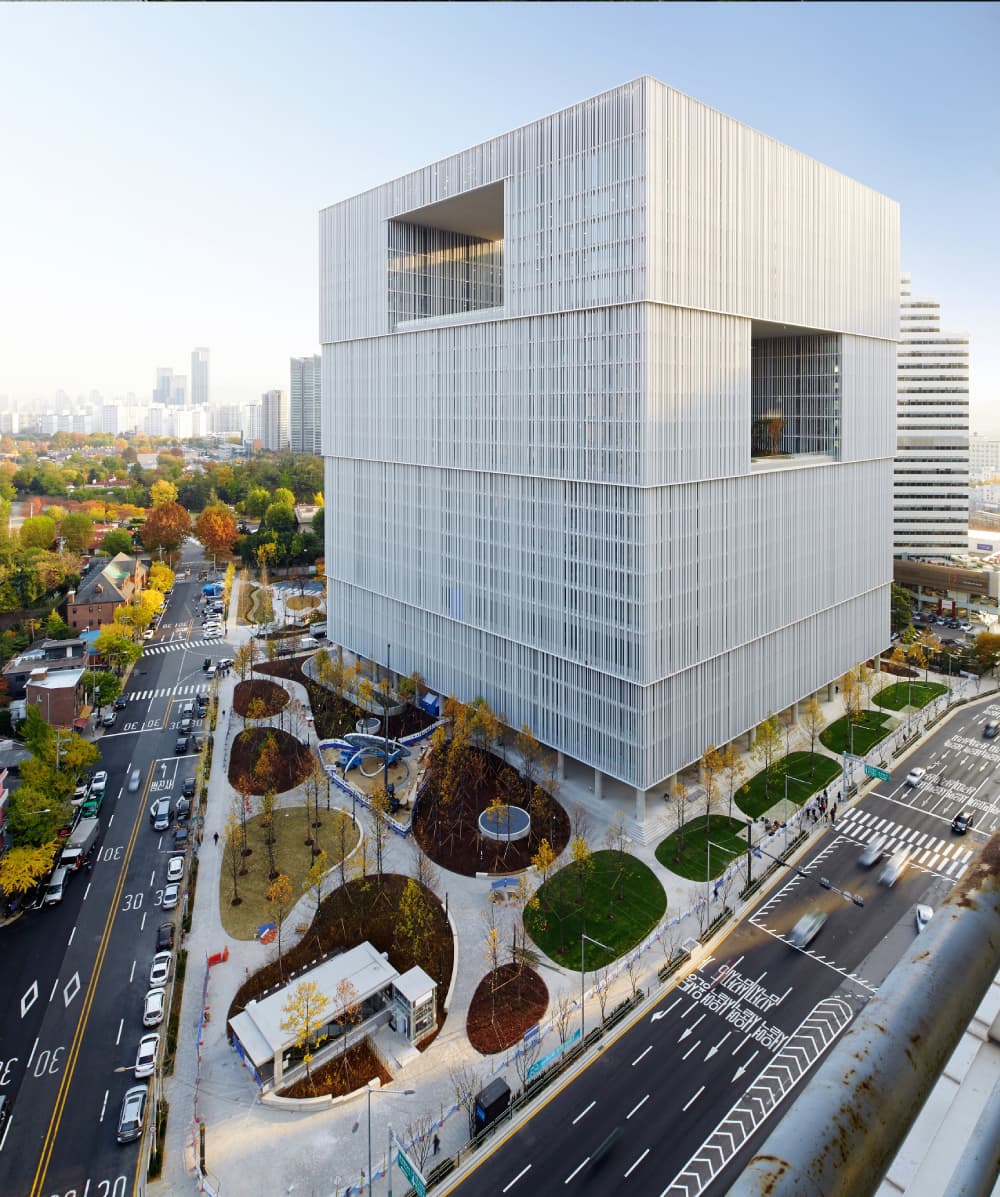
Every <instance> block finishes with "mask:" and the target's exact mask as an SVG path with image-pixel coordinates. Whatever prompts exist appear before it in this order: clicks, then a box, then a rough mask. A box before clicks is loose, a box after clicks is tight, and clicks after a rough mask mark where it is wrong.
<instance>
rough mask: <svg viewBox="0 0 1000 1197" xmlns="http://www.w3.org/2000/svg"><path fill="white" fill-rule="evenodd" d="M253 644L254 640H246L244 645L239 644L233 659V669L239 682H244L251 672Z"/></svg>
mask: <svg viewBox="0 0 1000 1197" xmlns="http://www.w3.org/2000/svg"><path fill="white" fill-rule="evenodd" d="M255 643H256V641H254V640H248V641H247V642H246V644H241V645H240V647H239V648H238V649H237V650H236V653H235V655H234V657H233V668H234V669H235V670H236V673H237V674H238V676H239V679H240V681H241V682H245V681H246V680H247V674H249V673H250V672H251V671H252V670H253V657H254V644H255Z"/></svg>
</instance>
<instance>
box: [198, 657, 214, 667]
mask: <svg viewBox="0 0 1000 1197" xmlns="http://www.w3.org/2000/svg"><path fill="white" fill-rule="evenodd" d="M201 667H202V669H211V668H212V658H211V657H206V658H205V660H204V661H202V663H201Z"/></svg>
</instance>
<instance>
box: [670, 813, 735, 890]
mask: <svg viewBox="0 0 1000 1197" xmlns="http://www.w3.org/2000/svg"><path fill="white" fill-rule="evenodd" d="M746 826H747V825H746V823H744V822H743V820H742V819H733V821H732V823H730V822H729V819H728V818H727V817H726V816H725V815H711V816H709V822H708V834H707V835H706V833H705V816H704V815H697V816H695V818H693V819H691V820H690V821H689V822H687V823H685V824H684V826H683V828H679V829H678V830H677V831H673V832H671V833H670V835H668V836H667V838H666V839H665V840H661V841H660V843H659V844H657V846H656V859H657V860H658V861H659V862H660V864H661V865H663V867H664V868H666V869H669V870H670V871H671V873H676V874H677V875H678V876H679V877H686V878H687V879H688V880H689V881H707V880H708V878H709V877H718V876H719V874H720V873H723V872H725V869H726V866H727V865H728V864H729V862H730V861H731V860H732V859H733V858H734V857H735V856H742V855H743V853H745V852H746V850H747V841H746ZM682 831H683V833H684V834H683V846H681V840H682V837H681V832H682ZM706 840H707V841H708V842H707V844H706Z"/></svg>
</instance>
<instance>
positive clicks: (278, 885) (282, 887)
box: [264, 873, 292, 976]
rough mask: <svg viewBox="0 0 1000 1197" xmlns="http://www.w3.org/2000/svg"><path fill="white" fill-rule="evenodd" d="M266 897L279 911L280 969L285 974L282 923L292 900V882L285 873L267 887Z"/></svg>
mask: <svg viewBox="0 0 1000 1197" xmlns="http://www.w3.org/2000/svg"><path fill="white" fill-rule="evenodd" d="M264 897H265V898H266V899H267V901H268V902H269V903H270V905H271V906H273V907H274V908H275V909H276V910H277V912H278V915H277V922H278V969H279V971H280V972H281V974H282V976H284V970H283V968H282V964H281V924H282V922H283V921H284V918H285V911H286V910H287V909H288V907H289V904H290V903H291V901H292V883H291V881H290V880H289V879H288V877H287V876H286V875H285V874H284V873H280V874H279V875H278V876H277V877H275V879H274V880H273V881H272V882H271V884H270V885H269V886H268V887H267V890H266V892H265V894H264Z"/></svg>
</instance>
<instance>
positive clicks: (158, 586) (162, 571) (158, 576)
mask: <svg viewBox="0 0 1000 1197" xmlns="http://www.w3.org/2000/svg"><path fill="white" fill-rule="evenodd" d="M175 576H176V575H175V574H174V571H173V570H172V569H171V568H170V566H169V565H165V564H164V563H163V562H162V561H154V562H153V563H152V565H150V567H149V573H148V574H147V576H146V585H147V586H148V587H149V588H150V589H151V590H158V591H159V592H160V593H161V594H166V593H167V591H168V590H173V587H174V579H175Z"/></svg>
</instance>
